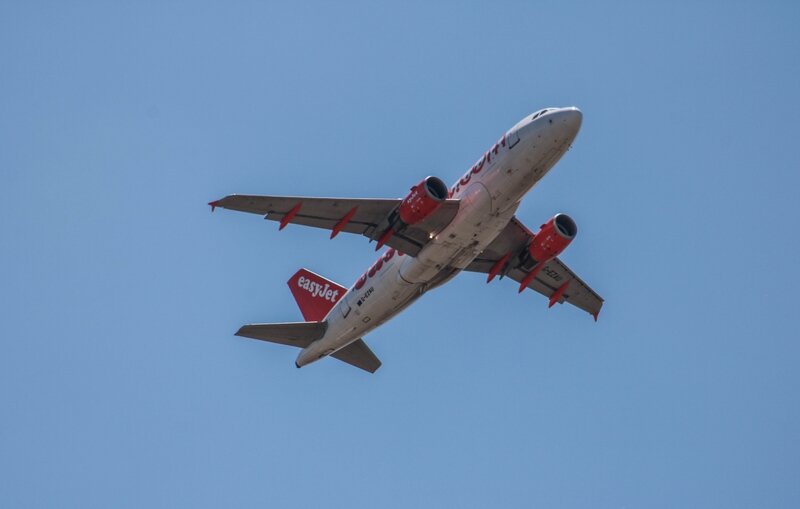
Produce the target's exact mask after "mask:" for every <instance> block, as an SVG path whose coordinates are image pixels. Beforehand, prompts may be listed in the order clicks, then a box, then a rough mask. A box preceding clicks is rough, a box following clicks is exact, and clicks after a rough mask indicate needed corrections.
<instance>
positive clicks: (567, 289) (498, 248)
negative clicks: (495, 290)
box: [465, 218, 603, 319]
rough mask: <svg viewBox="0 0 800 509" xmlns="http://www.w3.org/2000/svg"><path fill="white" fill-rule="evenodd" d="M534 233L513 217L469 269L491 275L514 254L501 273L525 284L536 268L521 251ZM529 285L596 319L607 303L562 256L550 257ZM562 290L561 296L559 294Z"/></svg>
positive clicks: (555, 300)
mask: <svg viewBox="0 0 800 509" xmlns="http://www.w3.org/2000/svg"><path fill="white" fill-rule="evenodd" d="M531 235H532V234H531V232H530V230H528V228H526V227H525V226H524V225H523V224H522V223H520V222H519V220H518V219H516V218H513V219H512V220H511V221H510V222H509V223H508V226H506V228H505V230H503V231H502V232H501V233H500V235H498V236H497V238H496V239H495V240H494V241H492V243H491V244H489V246H488V247H487V248H486V249H485V250H484V251H483V252H482V253H481V254H480V255H478V257H477V258H476V259H475V260H474V261H473V262H472V263H471V264H470V265H469V266H468V267H467V268H466V269H465V270H468V271H471V272H482V273H484V274H489V273H490V272H491V271H492V269H494V268H495V267H496V264H498V263H499V262H500V260H502V259H503V258H504V257H505V256H507V255H510V257H509V259H508V263H507V265H506V269H505V271H504V272H502V273H501V276H503V275H504V276H507V277H509V278H511V279H513V280H514V281H516V282H518V283H522V281H523V280H525V278H526V276H528V274H529V272H530V270H531V269H532V268H533V267H528V266H525V265H524V264H523V263H521V258H520V253H522V252H523V251H524V250H525V249H526V247H527V243H528V242H529V240H530V238H531ZM528 288H530V289H532V290H535V291H536V292H538V293H540V294H542V295H544V296H545V297H547V298H549V299H554V300H553V301H552V303H555V302H559V303H564V302H567V303H569V304H572V305H573V306H575V307H577V308H579V309H582V310H584V311H586V312H587V313H589V314H591V315H593V316H594V317H595V319H597V315H598V314H599V313H600V308H602V306H603V299H602V297H600V296H599V295H598V294H597V293H596V292H595V291H594V290H592V289H591V288H590V287H589V285H587V284H586V283H584V282H583V280H582V279H581V278H579V277H578V276H577V275H576V274H575V273H574V272H573V271H572V270H571V269H570V268H569V267H567V265H566V264H565V263H564V262H562V261H561V260H560V259H558V258H554V259H552V260H550V261H549V262H548V263H547V264H546V265H545V266H544V267H543V268H542V269H541V270H540V271H539V273H538V274H537V275H536V277H535V278H534V279H533V280H531V282H530V283H528ZM559 291H560V295H558V293H559Z"/></svg>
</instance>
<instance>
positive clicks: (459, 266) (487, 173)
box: [296, 108, 582, 367]
mask: <svg viewBox="0 0 800 509" xmlns="http://www.w3.org/2000/svg"><path fill="white" fill-rule="evenodd" d="M581 120H582V115H581V112H580V110H578V109H577V108H552V109H547V110H544V112H542V111H540V112H538V113H536V114H533V115H529V116H527V117H525V118H524V119H523V120H521V121H520V122H519V123H518V124H517V125H515V126H514V127H512V128H511V129H510V130H509V131H508V132H507V133H506V134H505V135H504V136H503V138H502V139H501V140H500V141H498V142H497V143H496V144H495V145H494V146H493V147H492V148H490V149H489V150H488V151H487V152H486V153H485V154H484V155H483V157H482V158H481V159H480V161H478V163H476V164H475V165H474V166H473V167H472V168H470V169H469V171H467V173H466V174H465V175H464V176H463V177H462V178H461V179H459V181H458V182H456V183H455V184H454V185H453V186H452V187H451V188H450V197H451V198H454V199H459V200H461V204H460V206H459V210H458V213H457V214H456V216H455V217H454V218H453V220H452V221H451V222H450V224H448V225H447V226H446V227H444V228H443V229H442V230H441V231H439V232H433V233H432V235H433V237H432V238H431V241H430V242H429V243H428V244H427V245H426V246H425V247H424V248H423V249H422V250H421V251H420V252H419V253H418V254H417V256H416V257H411V256H408V255H404V254H403V253H400V252H398V251H396V250H394V249H389V250H387V251H386V252H384V253H382V254H381V256H380V257H379V258H378V260H377V261H376V262H375V263H374V264H373V265H372V266H371V267H370V268H369V269H368V270H367V271H366V272H365V273H364V275H363V276H361V278H359V280H358V281H357V282H356V283H354V284H353V286H351V287H350V289H349V290H348V292H347V294H345V296H344V297H343V298H342V299H341V300H339V302H338V303H337V304H336V306H334V307H333V309H331V311H330V313H328V316H327V317H326V318H325V320H326V321H327V323H328V327H327V330H326V331H325V335H324V336H323V337H322V339H319V340H317V341H315V342H314V343H312V344H311V345H309V346H308V347H307V348H305V349H304V350H303V351H302V352H300V355H298V357H297V361H296V364H297V366H298V367H300V366H304V365H306V364H310V363H311V362H314V361H316V360H318V359H320V358H321V357H324V356H326V355H330V354H331V353H333V352H335V351H337V350H339V349H341V348H344V347H345V346H347V345H349V344H350V343H352V342H353V341H355V340H357V339H359V338H361V337H362V336H364V335H366V334H367V333H369V332H370V331H372V330H373V329H375V328H376V327H378V326H380V325H381V324H383V323H385V322H386V321H388V320H389V319H391V318H393V317H394V316H395V315H397V314H398V313H400V312H401V311H402V310H403V309H405V308H406V307H408V306H409V305H410V304H411V303H412V302H414V301H415V300H416V299H417V298H418V297H420V296H421V295H422V294H423V293H425V292H426V291H428V290H430V289H432V288H435V287H436V286H439V285H441V284H443V283H445V282H447V281H449V280H450V279H451V278H452V277H454V276H455V275H457V274H458V273H459V272H460V271H461V270H463V269H464V268H466V267H467V266H468V265H469V264H470V263H471V262H472V261H473V260H474V259H475V258H476V257H477V256H478V255H479V254H480V253H481V252H482V251H483V250H484V249H485V248H486V247H487V246H488V245H489V244H490V243H491V242H492V240H494V238H495V237H497V235H498V234H500V232H501V231H503V228H505V226H506V225H507V224H508V222H509V221H510V220H511V218H512V217H513V216H514V213H515V212H516V210H517V207H518V206H519V203H520V201H521V200H522V198H523V197H524V196H525V194H526V193H527V192H528V191H530V189H531V188H532V187H533V186H534V185H536V183H537V182H538V181H539V179H541V178H542V177H543V176H544V175H545V174H546V173H547V172H548V171H549V170H550V169H551V168H552V167H553V165H555V163H556V162H558V160H559V159H560V158H561V156H563V155H564V153H565V152H566V151H567V150H569V147H570V145H571V144H572V141H573V140H574V139H575V136H576V135H577V134H578V130H579V129H580V126H581Z"/></svg>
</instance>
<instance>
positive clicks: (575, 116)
mask: <svg viewBox="0 0 800 509" xmlns="http://www.w3.org/2000/svg"><path fill="white" fill-rule="evenodd" d="M552 117H553V123H554V124H557V126H558V127H561V128H562V129H564V130H565V131H567V132H569V133H571V134H572V137H575V135H576V134H578V131H580V129H581V124H582V123H583V113H581V110H579V109H578V108H576V107H575V106H570V107H569V108H561V109H560V110H558V111H555V112H553V113H552Z"/></svg>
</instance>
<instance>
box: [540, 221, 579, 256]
mask: <svg viewBox="0 0 800 509" xmlns="http://www.w3.org/2000/svg"><path fill="white" fill-rule="evenodd" d="M577 233H578V226H577V225H576V224H575V221H573V220H572V218H571V217H569V216H568V215H566V214H556V215H555V216H553V218H552V219H550V220H549V221H547V222H546V223H545V224H543V225H542V228H541V229H540V230H539V231H538V232H537V233H536V234H535V235H534V236H533V239H532V240H531V243H530V244H529V245H528V252H529V253H530V255H531V258H533V259H534V260H536V261H537V262H541V261H546V260H551V259H553V258H555V257H556V256H558V255H559V254H561V252H562V251H564V249H566V248H567V246H568V245H569V243H570V242H572V239H574V238H575V235H576V234H577Z"/></svg>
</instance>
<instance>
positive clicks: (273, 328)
mask: <svg viewBox="0 0 800 509" xmlns="http://www.w3.org/2000/svg"><path fill="white" fill-rule="evenodd" d="M327 327H328V324H327V323H326V322H295V323H253V324H250V325H243V326H242V328H240V329H239V330H238V331H237V332H236V335H237V336H242V337H245V338H252V339H260V340H261V341H269V342H270V343H279V344H281V345H289V346H296V347H298V348H305V347H307V346H308V345H310V344H311V343H313V342H314V341H316V340H318V339H320V338H321V337H322V336H324V335H325V329H327Z"/></svg>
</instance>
